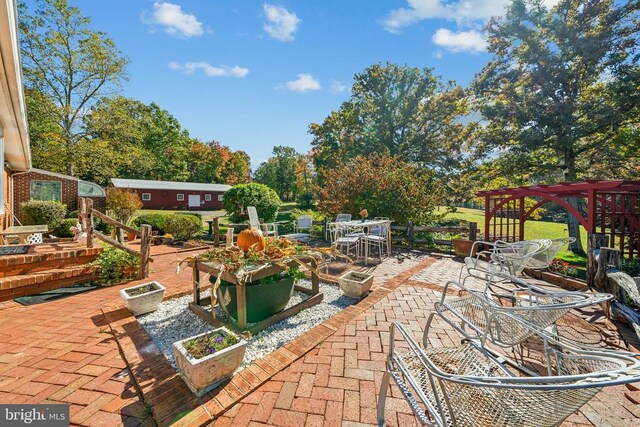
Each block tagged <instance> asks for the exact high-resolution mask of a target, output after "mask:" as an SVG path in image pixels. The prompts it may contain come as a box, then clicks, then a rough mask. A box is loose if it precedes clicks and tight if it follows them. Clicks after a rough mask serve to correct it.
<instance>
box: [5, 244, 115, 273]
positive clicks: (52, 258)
mask: <svg viewBox="0 0 640 427" xmlns="http://www.w3.org/2000/svg"><path fill="white" fill-rule="evenodd" d="M102 251H103V249H102V247H101V246H97V247H95V248H68V249H62V250H56V251H49V252H36V253H29V254H25V255H6V256H0V278H4V277H10V276H20V275H24V274H31V273H35V272H39V271H47V270H52V269H57V268H65V267H69V266H80V265H84V264H89V263H90V262H92V261H94V260H95V259H96V258H97V257H98V255H100V253H102Z"/></svg>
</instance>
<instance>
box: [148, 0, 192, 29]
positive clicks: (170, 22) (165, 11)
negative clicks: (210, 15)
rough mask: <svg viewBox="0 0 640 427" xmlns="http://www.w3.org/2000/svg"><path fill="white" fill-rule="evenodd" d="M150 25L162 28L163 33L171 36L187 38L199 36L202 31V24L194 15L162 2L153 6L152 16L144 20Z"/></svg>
mask: <svg viewBox="0 0 640 427" xmlns="http://www.w3.org/2000/svg"><path fill="white" fill-rule="evenodd" d="M146 22H148V23H150V24H155V25H160V26H162V27H164V31H165V32H166V33H167V34H171V35H172V36H177V37H182V38H189V37H197V36H201V35H202V34H203V33H204V31H203V29H202V22H200V21H198V18H196V16H195V15H191V14H189V13H186V12H184V11H183V10H182V8H181V7H180V6H179V5H177V4H173V3H168V2H163V3H158V2H156V3H154V4H153V15H152V17H151V19H146Z"/></svg>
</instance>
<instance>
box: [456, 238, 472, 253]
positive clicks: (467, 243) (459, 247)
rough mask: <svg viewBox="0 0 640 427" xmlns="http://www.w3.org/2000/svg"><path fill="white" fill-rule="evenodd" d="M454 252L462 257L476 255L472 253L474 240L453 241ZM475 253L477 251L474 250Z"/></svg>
mask: <svg viewBox="0 0 640 427" xmlns="http://www.w3.org/2000/svg"><path fill="white" fill-rule="evenodd" d="M452 242H453V251H454V252H455V254H456V255H458V256H460V257H467V256H473V255H475V253H474V254H472V253H471V248H472V247H473V240H467V239H453V241H452ZM474 252H475V250H474Z"/></svg>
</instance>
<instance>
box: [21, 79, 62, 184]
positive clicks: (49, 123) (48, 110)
mask: <svg viewBox="0 0 640 427" xmlns="http://www.w3.org/2000/svg"><path fill="white" fill-rule="evenodd" d="M24 95H25V96H24V98H25V103H26V107H27V122H28V123H29V141H30V144H31V154H32V159H33V160H32V162H33V166H34V167H36V168H39V169H45V170H49V171H52V172H57V173H66V171H67V149H66V146H65V142H64V138H63V135H62V129H60V126H58V123H57V122H56V116H55V114H54V113H53V112H54V111H55V110H56V107H55V105H54V103H53V101H51V99H50V98H49V97H48V96H47V95H46V94H43V93H41V92H39V91H38V90H36V89H25V91H24Z"/></svg>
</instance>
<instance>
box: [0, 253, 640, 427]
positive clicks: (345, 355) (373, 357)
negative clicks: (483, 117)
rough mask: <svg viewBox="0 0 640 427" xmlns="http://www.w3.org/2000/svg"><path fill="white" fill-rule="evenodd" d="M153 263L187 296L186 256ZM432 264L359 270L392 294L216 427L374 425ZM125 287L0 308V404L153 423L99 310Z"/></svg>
mask: <svg viewBox="0 0 640 427" xmlns="http://www.w3.org/2000/svg"><path fill="white" fill-rule="evenodd" d="M155 255H156V257H155V262H154V263H153V264H152V276H151V279H153V280H158V281H160V282H161V283H163V284H164V285H165V286H167V288H168V295H169V296H170V295H172V294H173V295H176V294H180V293H183V292H186V291H188V290H189V289H190V287H191V281H190V270H183V271H181V272H180V273H179V274H176V272H175V267H176V261H177V260H179V259H181V258H183V257H184V256H186V254H176V253H167V254H164V255H161V256H159V255H157V254H155ZM429 262H431V260H428V259H427V258H426V257H425V256H423V255H407V254H400V255H399V256H397V257H393V258H391V259H389V260H386V261H385V262H383V263H382V264H380V265H378V266H376V267H373V268H372V267H364V266H362V267H361V269H369V270H372V271H373V272H374V274H375V275H376V278H377V279H376V282H377V283H376V287H378V289H379V290H380V291H385V290H387V287H388V289H389V290H390V293H388V294H387V295H386V296H384V297H383V298H382V299H380V300H379V301H378V302H377V303H375V304H374V305H373V306H372V307H371V308H369V309H367V310H366V311H365V312H363V313H362V314H360V315H359V316H357V317H356V318H354V319H353V320H351V321H349V322H347V323H346V324H344V325H338V326H339V327H338V329H337V332H335V333H334V334H333V335H332V336H330V337H329V338H328V339H326V340H325V341H324V342H322V343H320V344H319V345H317V346H316V347H315V348H313V349H312V350H311V351H310V352H309V353H307V354H306V355H304V356H303V357H302V358H301V359H299V360H297V361H296V362H294V363H293V364H292V365H290V366H289V367H288V368H286V369H284V370H283V371H281V372H280V373H278V374H276V376H274V377H273V378H272V379H271V380H269V381H267V382H266V383H265V384H263V385H262V386H260V387H259V388H258V389H257V390H256V391H255V392H253V393H252V394H250V395H249V396H248V397H246V398H245V399H244V400H242V401H241V402H240V403H238V404H236V405H235V406H233V407H232V408H231V409H230V410H229V411H227V412H226V413H225V414H224V415H223V416H222V417H221V418H219V419H218V420H216V421H215V425H234V426H236V425H238V426H240V425H248V424H250V423H253V424H255V425H260V424H272V425H283V426H284V425H294V426H299V425H359V423H360V424H373V423H375V403H376V394H377V388H378V386H379V381H380V378H381V376H382V371H383V369H384V357H385V352H386V346H387V339H388V326H389V323H390V322H391V321H393V320H399V321H401V322H403V323H404V324H406V325H408V326H409V327H410V328H411V330H412V331H413V332H414V333H415V334H416V335H419V334H420V333H421V330H422V327H423V326H424V322H425V319H426V315H427V314H428V312H429V311H430V309H431V307H432V304H433V301H434V300H435V299H437V298H438V297H439V295H440V294H439V292H438V291H437V286H434V284H431V283H429V281H430V280H433V278H432V277H431V276H429V275H430V274H435V272H436V271H440V270H441V269H442V268H443V266H442V264H441V263H435V264H433V266H431V267H427V264H428V263H429ZM423 267H424V268H423ZM430 268H431V269H434V270H429V269H430ZM407 270H411V275H409V276H407V277H408V278H407V279H406V280H404V279H403V280H402V282H403V283H394V279H393V278H394V277H397V276H398V275H400V274H401V273H403V272H407ZM448 274H449V273H448ZM405 276H406V274H405ZM387 278H390V279H391V280H390V281H388V282H387V281H386V279H387ZM396 282H397V281H396ZM392 284H393V286H392ZM440 284H442V283H440ZM130 285H131V284H128V285H120V286H114V287H111V288H104V289H100V290H96V291H92V292H88V293H85V294H81V295H75V296H72V297H68V298H64V299H60V300H56V301H52V302H48V303H45V304H38V305H34V306H27V307H23V306H16V305H12V306H9V307H8V308H6V309H4V310H0V321H1V322H2V323H1V325H2V327H1V328H0V402H2V403H27V402H32V403H44V402H60V403H69V404H70V405H71V414H72V417H71V421H72V423H74V424H81V425H91V426H93V425H95V426H99V425H103V426H114V425H141V424H142V425H154V424H155V422H154V420H153V418H152V417H151V416H150V410H151V408H147V407H145V404H144V402H143V400H142V397H141V394H140V392H139V391H138V389H137V386H136V384H135V382H134V381H133V379H132V376H131V375H130V372H129V371H128V369H127V368H126V363H125V361H124V360H123V359H122V357H121V354H120V352H119V350H118V345H117V343H116V342H115V340H114V337H113V336H112V335H111V333H110V332H109V325H108V324H107V322H106V320H105V316H104V315H103V314H102V309H107V308H110V307H113V306H114V305H117V304H118V303H119V296H118V291H119V290H120V289H122V288H124V287H125V286H130ZM436 285H437V284H436ZM387 292H388V290H387ZM374 294H375V293H374ZM378 294H380V293H378ZM437 336H438V339H439V340H440V343H441V344H442V345H447V344H452V342H453V341H452V340H453V336H451V332H450V331H448V330H446V329H441V330H438V334H437ZM391 393H392V397H391V398H390V399H388V403H387V408H388V411H387V412H388V417H387V420H388V422H389V424H390V425H402V426H404V425H413V424H415V419H414V417H413V416H412V415H411V414H410V411H409V407H408V405H407V404H406V403H405V402H404V401H403V400H402V399H400V398H399V395H398V391H397V390H396V389H395V388H392V390H391ZM638 402H640V391H635V390H633V389H627V388H624V387H617V388H613V389H607V390H606V391H603V392H601V393H600V394H598V395H597V396H596V398H594V399H593V400H592V401H591V402H590V403H589V404H588V405H586V406H585V407H584V408H583V409H582V411H581V412H580V413H579V414H577V415H574V416H573V417H571V419H570V421H571V422H570V423H567V425H598V426H607V425H611V426H630V425H640V422H639V419H638V418H636V417H640V405H637V403H638Z"/></svg>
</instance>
